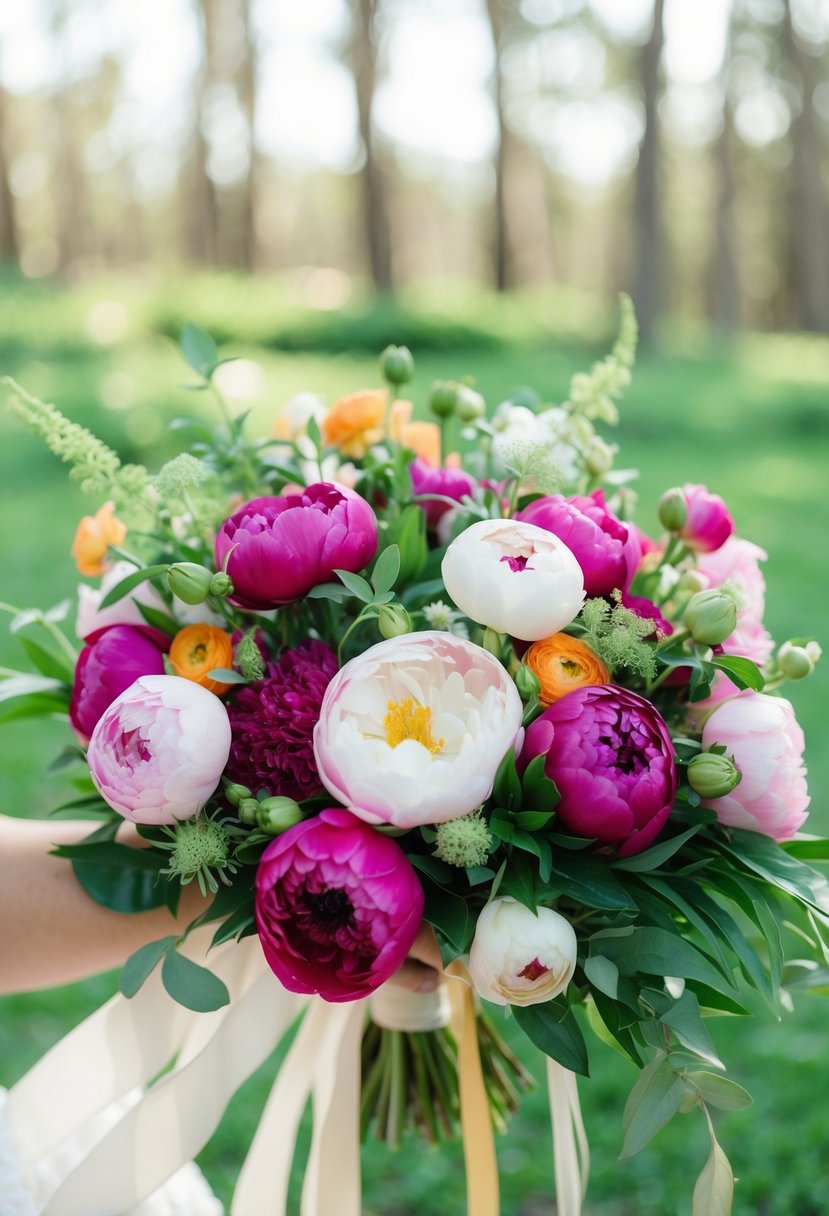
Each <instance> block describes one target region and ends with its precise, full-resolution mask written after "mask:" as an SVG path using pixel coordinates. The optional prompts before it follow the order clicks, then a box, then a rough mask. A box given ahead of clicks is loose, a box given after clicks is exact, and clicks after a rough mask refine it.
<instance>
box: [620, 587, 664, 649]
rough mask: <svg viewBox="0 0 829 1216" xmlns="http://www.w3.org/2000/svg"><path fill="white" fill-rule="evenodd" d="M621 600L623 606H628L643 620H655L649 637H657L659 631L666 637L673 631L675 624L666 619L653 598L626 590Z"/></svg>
mask: <svg viewBox="0 0 829 1216" xmlns="http://www.w3.org/2000/svg"><path fill="white" fill-rule="evenodd" d="M621 602H622V607H623V608H628V609H629V610H630V611H631V612H632V613H633V614H634V616H638V617H639V619H640V620H641V621H653V633H649V634H648V635H647V636H648V637H649V638H654V637H656V635H657V632H658V633H661V634H662V636H663V637H666V638H668V637H670V636H671V634H672V633H673V631H674V627H673V625H672V624H671V622H670V621H666V620H665V617H664V616H663V615H662V613H661V612H660V611H659V606H658V605H657V604H655V603H654V602H653V600H649V599H646V598H645V597H644V596H643V595H629V594H628V593H627V592H625V593H624V594H623V596H622V601H621Z"/></svg>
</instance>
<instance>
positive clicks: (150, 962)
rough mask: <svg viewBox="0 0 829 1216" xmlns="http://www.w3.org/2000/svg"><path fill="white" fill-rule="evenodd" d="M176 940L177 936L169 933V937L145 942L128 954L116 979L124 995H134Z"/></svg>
mask: <svg viewBox="0 0 829 1216" xmlns="http://www.w3.org/2000/svg"><path fill="white" fill-rule="evenodd" d="M177 941H178V938H177V937H176V936H175V934H171V935H170V936H169V937H162V938H159V940H158V941H156V942H147V944H146V946H142V947H141V949H140V950H136V951H135V953H134V954H131V955H130V956H129V958H128V959H127V961H126V962H125V963H124V966H123V967H122V968H121V975H120V978H119V980H118V987H119V989H120V990H121V992H122V993H123V994H124V996H126V997H132V996H135V994H136V992H137V991H138V989H139V988H140V987H141V985H142V984H143V983H144V981H145V980H146V979H149V977H150V975H151V974H152V973H153V971H155V969H156V967H157V966H158V964H159V963H160V962H161V960H162V958H163V957H164V955H165V954H166V953H167V951H168V950H171V949H172V948H173V946H174V945H175V944H176V942H177Z"/></svg>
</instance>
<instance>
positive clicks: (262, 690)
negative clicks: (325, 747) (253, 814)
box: [226, 640, 337, 799]
mask: <svg viewBox="0 0 829 1216" xmlns="http://www.w3.org/2000/svg"><path fill="white" fill-rule="evenodd" d="M336 673H337V656H336V654H335V653H334V651H333V650H332V649H331V647H330V646H326V645H325V643H324V642H316V641H311V640H308V641H305V642H303V643H302V644H301V645H300V646H297V647H296V648H295V649H293V650H286V651H284V652H283V653H282V655H280V658H279V661H278V662H277V663H269V664H268V669H267V675H266V676H265V678H264V680H260V681H259V682H258V683H256V684H251V685H250V686H249V687H248V688H243V689H242V691H241V692H239V693H237V694H236V696H235V697H234V698H233V700H232V701H231V702H230V703H229V704H228V706H227V712H228V717H229V718H230V727H231V731H232V734H233V741H232V742H231V745H230V759H229V760H228V762H227V769H226V776H228V777H229V778H230V779H231V781H238V782H239V783H240V784H241V785H246V786H247V787H248V789H250V790H253V791H254V793H258V792H259V791H260V790H266V791H267V792H268V794H278V795H282V796H283V797H286V798H296V799H302V798H310V797H311V795H312V794H318V793H320V791H321V790H322V788H323V787H322V782H321V781H320V778H319V774H318V772H317V766H316V764H315V762H314V745H313V733H314V727H315V726H316V724H317V722H318V720H319V716H320V705H321V704H322V698H323V694H324V692H325V690H326V688H327V687H328V683H329V681H330V680H331V678H332V677H333V676H334V675H336Z"/></svg>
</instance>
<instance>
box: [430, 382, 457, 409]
mask: <svg viewBox="0 0 829 1216" xmlns="http://www.w3.org/2000/svg"><path fill="white" fill-rule="evenodd" d="M457 403H458V386H457V385H456V384H453V383H452V381H451V380H436V381H435V382H434V384H433V385H432V389H431V392H430V393H429V408H430V409H431V411H432V413H433V414H437V416H438V418H448V417H450V415H451V414H454V412H455V406H456V405H457Z"/></svg>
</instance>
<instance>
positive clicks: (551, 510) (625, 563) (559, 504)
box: [516, 490, 642, 597]
mask: <svg viewBox="0 0 829 1216" xmlns="http://www.w3.org/2000/svg"><path fill="white" fill-rule="evenodd" d="M516 519H521V520H524V521H525V522H526V523H528V524H536V525H537V526H538V527H539V528H545V529H546V530H547V531H548V532H554V533H555V535H556V536H557V537H559V539H560V540H563V541H564V543H565V545H566V546H567V548H568V549H570V550H571V551H572V553H573V554H574V555H575V558H576V561H577V562H578V563H579V565H580V566H581V568H582V572H583V574H584V590H585V593H586V594H587V595H588V596H590V597H592V596H597V595H610V593H611V592H612V591H614V590H616V588H618V589H619V590H620V591H626V590H627V588H628V587H629V585H630V582H631V579H632V578H633V576H634V574H635V573H636V567H637V566H638V565H639V562H640V560H641V557H642V549H641V546H640V543H639V534H638V532H637V530H636V528H635V527H634V526H633V524H625V523H622V521H621V520H620V519H617V518H616V516H615V515H614V514H613V512H612V511H610V510H609V509H608V507H607V506H606V505H605V500H604V492H603V491H602V490H595V491H594V492H593V493H592V494H591V495H590V496H589V497H587V498H585V497H582V496H580V495H576V496H574V497H571V498H565V497H564V495H563V494H548V495H547V496H546V497H545V498H537V499H536V501H535V502H533V503H530V505H529V506H528V507H525V508H524V510H523V511H521V512H520V513H519V514H518V515H517V516H516Z"/></svg>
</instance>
